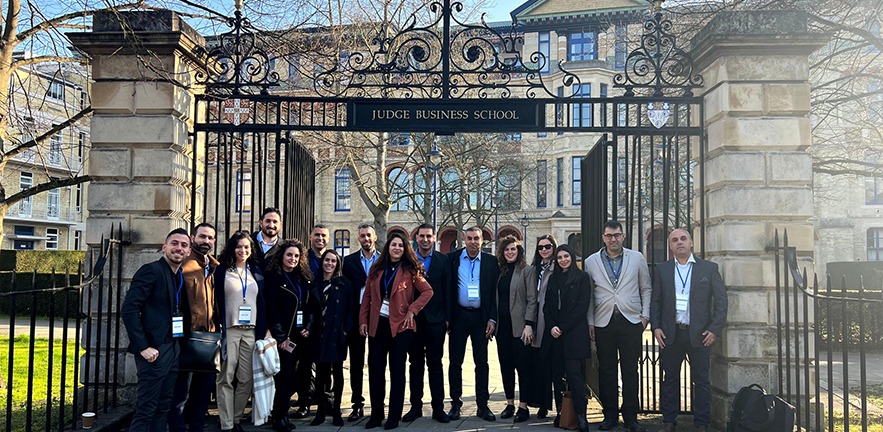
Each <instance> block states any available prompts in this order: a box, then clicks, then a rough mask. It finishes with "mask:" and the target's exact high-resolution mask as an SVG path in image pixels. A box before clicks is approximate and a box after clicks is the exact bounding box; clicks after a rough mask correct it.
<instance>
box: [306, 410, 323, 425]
mask: <svg viewBox="0 0 883 432" xmlns="http://www.w3.org/2000/svg"><path fill="white" fill-rule="evenodd" d="M322 423H325V413H324V412H322V410H318V411H316V417H315V418H314V419H313V421H311V422H310V426H319V425H320V424H322Z"/></svg>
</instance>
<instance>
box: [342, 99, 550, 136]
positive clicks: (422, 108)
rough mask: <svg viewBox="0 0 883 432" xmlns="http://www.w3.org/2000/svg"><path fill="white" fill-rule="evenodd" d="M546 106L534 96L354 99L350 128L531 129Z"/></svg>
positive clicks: (541, 122)
mask: <svg viewBox="0 0 883 432" xmlns="http://www.w3.org/2000/svg"><path fill="white" fill-rule="evenodd" d="M544 126H545V107H544V104H543V103H542V102H540V101H537V100H530V99H498V100H485V99H457V100H439V99H432V100H407V99H399V100H389V99H387V100H370V99H362V100H359V99H357V100H350V101H348V102H347V128H349V129H351V130H360V131H376V132H438V133H455V132H531V131H540V130H542V128H543V127H544Z"/></svg>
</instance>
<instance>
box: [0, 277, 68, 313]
mask: <svg viewBox="0 0 883 432" xmlns="http://www.w3.org/2000/svg"><path fill="white" fill-rule="evenodd" d="M13 273H14V272H10V271H5V272H0V293H9V292H13V291H28V290H32V289H46V288H52V287H53V286H54V287H59V288H60V287H64V286H67V278H66V277H65V275H64V274H55V275H54V276H53V275H52V274H44V273H36V274H35V273H33V272H24V273H16V274H15V283H14V284H13ZM53 283H54V285H53ZM77 283H79V279H78V278H77V276H76V275H75V274H74V275H71V278H70V284H71V285H76V284H77ZM12 297H13V296H8V295H4V296H0V314H3V315H6V316H8V315H10V314H11V313H12V310H11V309H10V307H11V304H12ZM14 297H15V314H16V315H17V316H19V317H22V316H30V315H31V314H32V313H34V314H35V315H36V316H38V317H48V316H50V312H51V308H52V304H53V303H54V304H55V316H56V317H58V318H61V317H63V316H64V312H65V308H66V309H67V312H68V316H69V317H71V319H73V318H74V317H75V316H76V314H77V313H78V312H79V306H80V305H79V302H78V301H77V296H76V292H71V293H70V294H67V295H65V293H64V292H63V291H56V292H38V293H34V294H19V295H16V296H14ZM35 302H36V303H35Z"/></svg>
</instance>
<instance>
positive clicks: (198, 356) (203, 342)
mask: <svg viewBox="0 0 883 432" xmlns="http://www.w3.org/2000/svg"><path fill="white" fill-rule="evenodd" d="M178 369H179V370H181V371H182V372H215V373H218V372H220V371H221V333H214V332H207V331H191V332H190V337H188V338H187V339H186V340H185V341H184V344H183V346H182V347H181V355H180V357H179V365H178Z"/></svg>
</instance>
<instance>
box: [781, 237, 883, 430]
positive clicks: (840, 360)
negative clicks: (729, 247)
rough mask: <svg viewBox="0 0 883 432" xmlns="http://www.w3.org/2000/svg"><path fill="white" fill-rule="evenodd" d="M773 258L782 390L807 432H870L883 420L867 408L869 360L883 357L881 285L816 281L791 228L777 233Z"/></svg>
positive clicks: (830, 279) (842, 278)
mask: <svg viewBox="0 0 883 432" xmlns="http://www.w3.org/2000/svg"><path fill="white" fill-rule="evenodd" d="M775 258H776V316H777V327H776V328H777V334H778V346H779V350H778V386H779V389H778V393H779V394H780V395H781V396H782V397H783V398H784V399H786V400H787V401H788V402H790V403H791V404H792V405H794V407H795V409H796V413H797V423H798V425H799V426H800V427H801V428H802V429H806V430H815V431H824V430H828V431H834V430H838V431H844V432H849V431H850V430H861V431H867V430H868V425H869V424H874V423H879V422H881V421H883V415H879V414H874V411H876V412H879V409H877V410H874V411H869V406H868V403H869V401H868V396H869V385H868V357H869V356H873V357H875V358H878V359H879V358H883V355H881V354H880V352H881V351H880V341H881V338H883V330H881V329H883V325H881V320H883V290H881V289H880V288H881V287H866V286H865V284H864V282H862V281H861V280H860V282H859V283H858V286H847V283H846V281H847V278H846V277H845V276H842V275H841V276H840V277H839V278H838V277H832V276H831V275H829V276H827V277H825V278H824V279H823V280H824V283H825V285H824V287H823V286H822V285H821V284H820V282H819V278H818V276H816V275H814V276H813V278H812V282H810V280H809V279H808V278H807V272H806V269H804V270H803V271H801V270H800V268H799V264H798V257H797V249H796V248H795V247H793V246H789V244H788V232H787V231H785V232H784V235H783V236H782V238H781V239H780V237H779V232H778V230H777V231H776V234H775ZM838 279H839V280H838ZM872 344H875V345H876V350H871V349H869V348H871V345H872ZM874 367H875V368H879V364H877V365H875V366H874ZM878 408H883V407H878Z"/></svg>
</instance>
